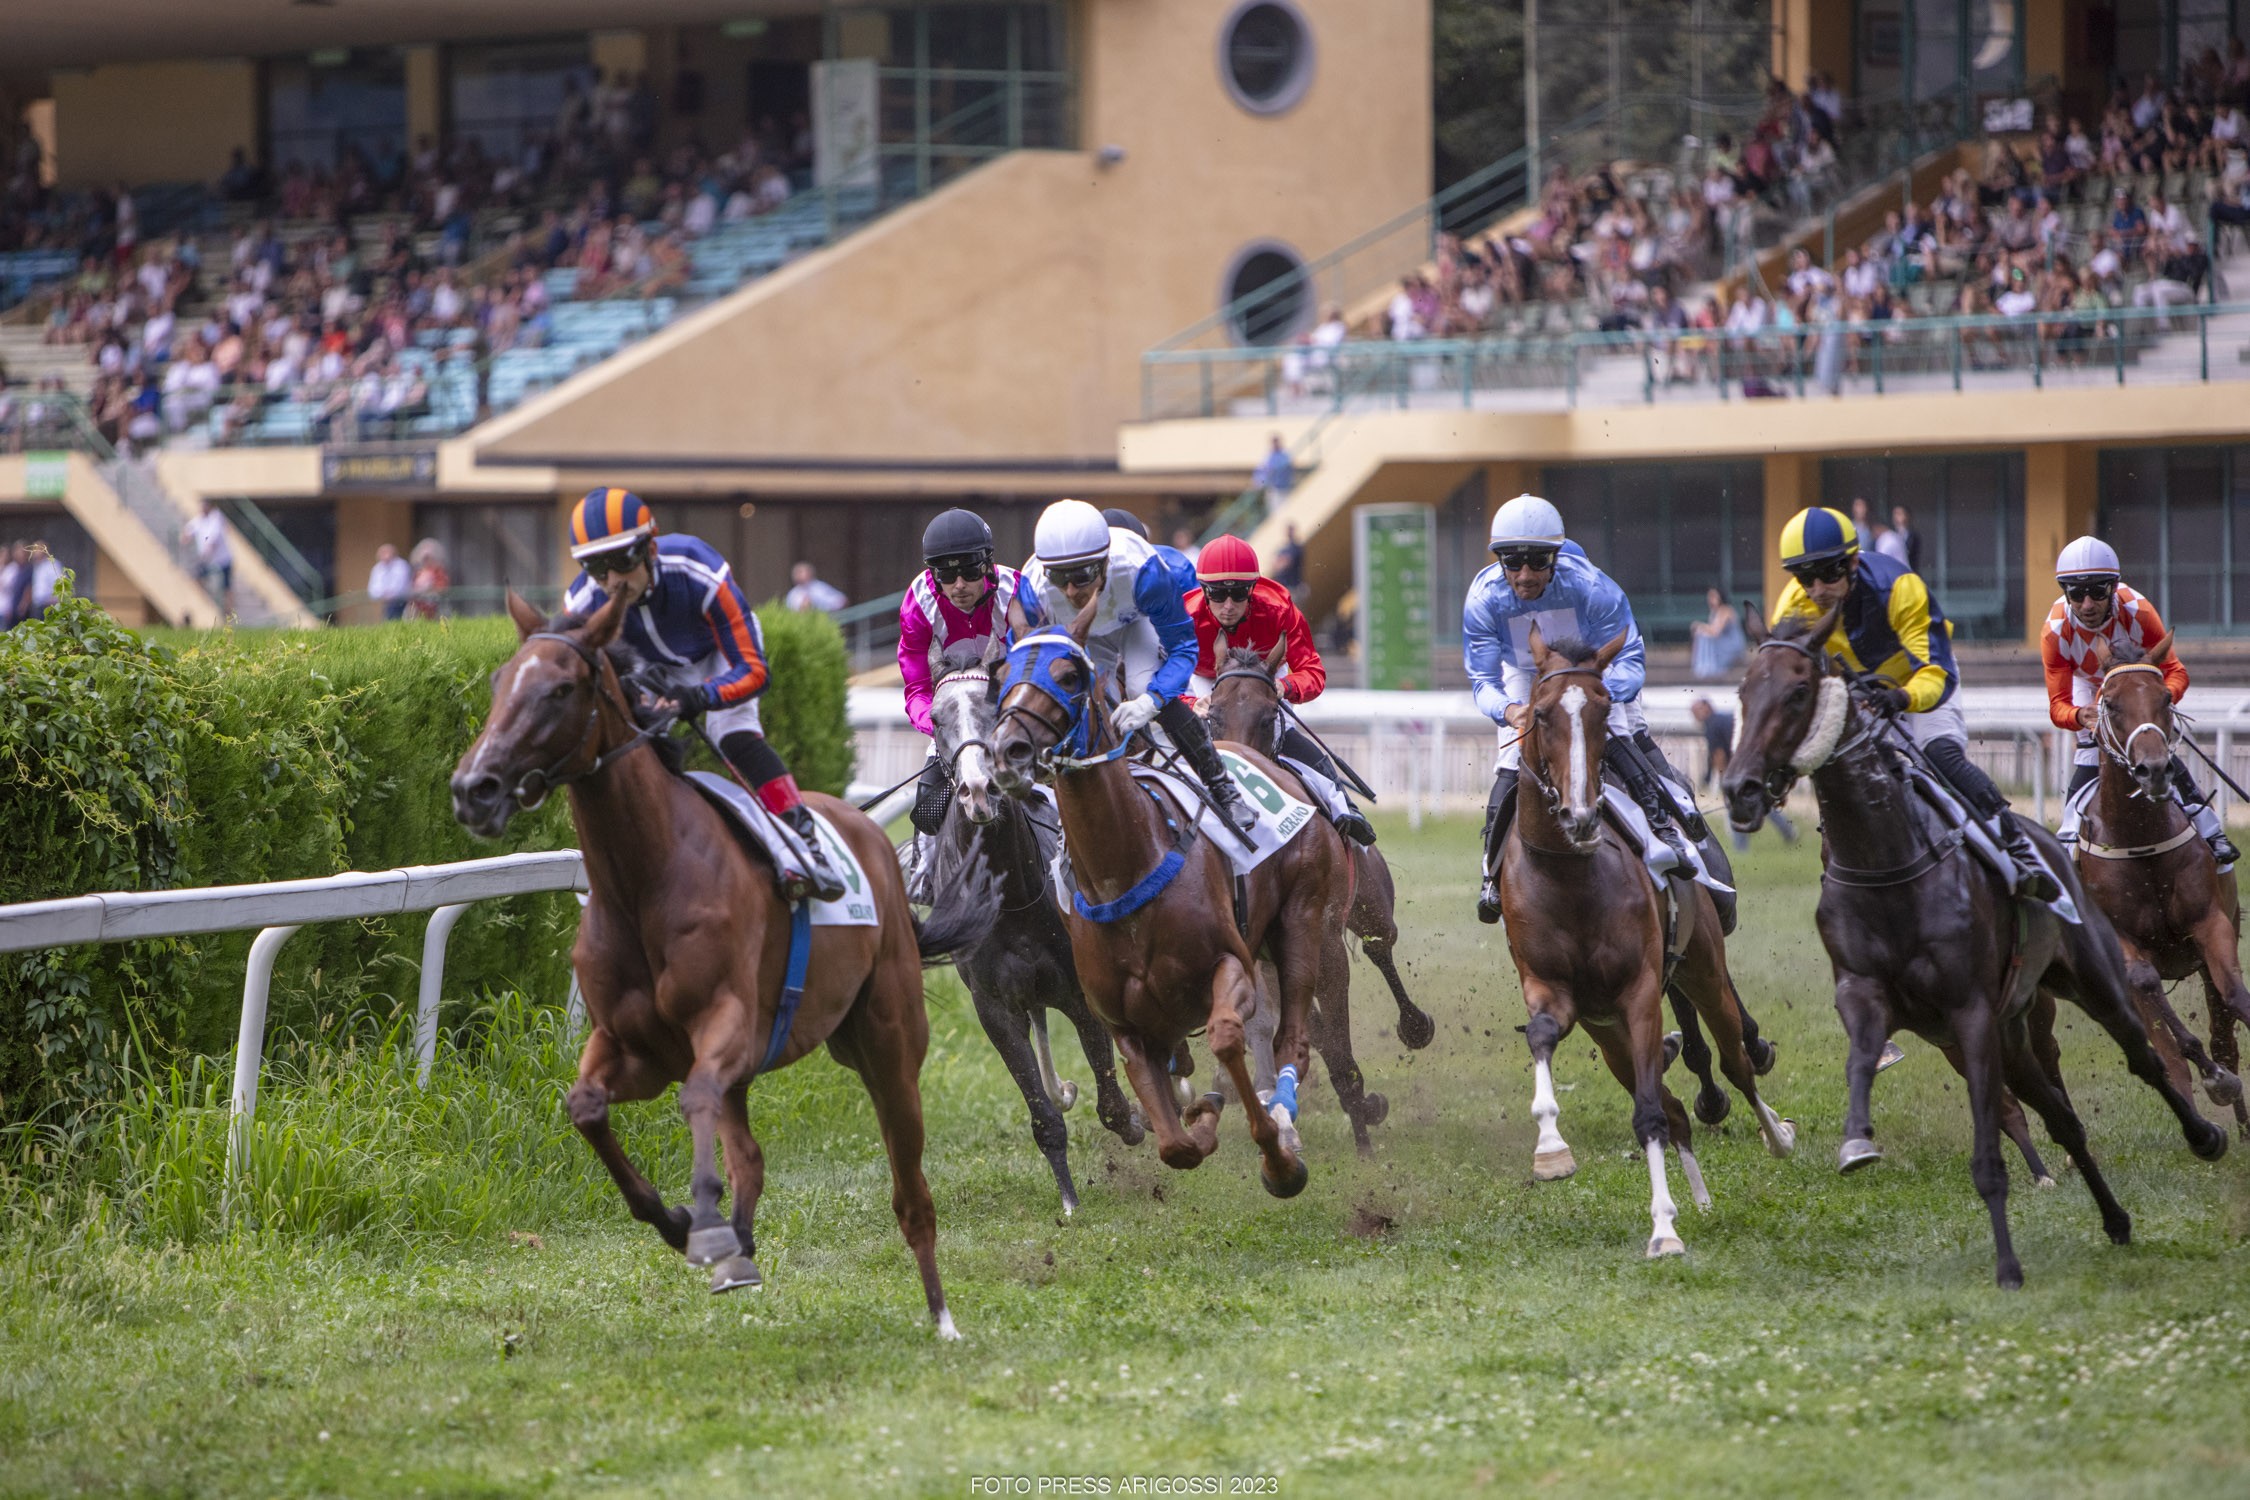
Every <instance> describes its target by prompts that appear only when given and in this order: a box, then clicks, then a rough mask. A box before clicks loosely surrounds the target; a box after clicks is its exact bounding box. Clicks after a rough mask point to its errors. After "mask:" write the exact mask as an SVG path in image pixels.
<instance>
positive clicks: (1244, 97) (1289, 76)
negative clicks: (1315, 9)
mask: <svg viewBox="0 0 2250 1500" xmlns="http://www.w3.org/2000/svg"><path fill="white" fill-rule="evenodd" d="M1312 75H1313V41H1312V28H1310V27H1309V26H1307V25H1306V24H1305V18H1304V16H1303V15H1302V14H1301V13H1300V12H1299V11H1298V9H1297V7H1296V6H1294V5H1292V4H1290V3H1288V0H1245V3H1244V4H1241V5H1238V6H1236V7H1235V8H1234V13H1233V14H1232V15H1230V16H1229V17H1228V18H1227V24H1226V25H1225V26H1223V27H1221V28H1220V29H1219V76H1220V77H1222V78H1224V79H1225V80H1226V85H1227V92H1228V93H1230V94H1232V95H1234V102H1235V103H1237V104H1239V105H1241V106H1242V107H1243V108H1244V109H1247V110H1250V111H1253V112H1254V113H1257V114H1261V115H1271V114H1279V113H1280V112H1281V111H1283V110H1285V109H1287V108H1289V106H1291V105H1292V104H1295V103H1296V102H1297V101H1298V100H1299V99H1301V98H1303V97H1304V94H1305V90H1306V89H1307V88H1308V87H1310V86H1311V84H1312Z"/></svg>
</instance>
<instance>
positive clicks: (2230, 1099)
mask: <svg viewBox="0 0 2250 1500" xmlns="http://www.w3.org/2000/svg"><path fill="white" fill-rule="evenodd" d="M2171 651H2172V637H2171V636H2169V635H2167V636H2165V637H2164V639H2162V640H2160V641H2158V642H2157V643H2156V644H2155V645H2153V646H2151V647H2149V648H2148V650H2147V651H2146V652H2142V651H2140V650H2138V649H2136V648H2134V647H2130V646H2125V647H2119V648H2117V649H2116V650H2115V651H2114V652H2113V651H2112V649H2111V647H2110V645H2109V642H2108V641H2107V640H2105V639H2103V638H2101V637H2098V636H2097V637H2096V638H2095V642H2094V659H2095V662H2096V664H2097V665H2099V666H2100V667H2101V669H2102V681H2101V688H2100V691H2099V693H2098V695H2097V696H2096V698H2095V700H2094V701H2095V704H2096V720H2095V724H2096V727H2095V731H2094V743H2095V745H2096V746H2098V747H2099V749H2100V751H2101V780H2100V782H2099V783H2098V785H2097V786H2096V789H2095V792H2094V801H2093V804H2092V806H2090V807H2089V808H2088V809H2087V810H2086V816H2085V818H2084V819H2083V820H2082V821H2081V822H2080V824H2079V831H2078V850H2077V859H2078V878H2079V879H2080V880H2082V881H2084V882H2085V885H2086V893H2087V894H2088V895H2090V896H2092V897H2093V898H2094V900H2095V901H2097V902H2099V903H2100V905H2101V908H2102V910H2103V911H2105V912H2107V913H2108V914H2109V919H2110V921H2111V922H2112V923H2114V924H2115V925H2116V927H2117V942H2118V946H2119V947H2121V948H2122V949H2123V950H2124V952H2125V979H2126V982H2127V983H2128V984H2130V985H2131V986H2132V988H2133V1002H2134V1004H2135V1005H2136V1006H2137V1007H2138V1008H2139V1010H2140V1013H2141V1019H2142V1020H2143V1021H2144V1022H2145V1023H2146V1024H2147V1026H2148V1032H2149V1040H2150V1041H2151V1042H2153V1043H2155V1044H2156V1050H2157V1053H2158V1055H2159V1056H2161V1057H2162V1058H2163V1059H2164V1066H2165V1071H2166V1072H2167V1073H2169V1074H2170V1075H2171V1077H2172V1085H2173V1087H2175V1088H2177V1089H2179V1090H2181V1091H2182V1092H2183V1093H2184V1092H2185V1091H2186V1090H2187V1088H2188V1071H2187V1069H2188V1064H2189V1063H2193V1064H2194V1065H2195V1067H2196V1069H2197V1071H2198V1072H2200V1073H2201V1074H2202V1075H2203V1078H2204V1092H2205V1093H2207V1094H2208V1095H2209V1096H2210V1097H2211V1100H2212V1102H2213V1103H2216V1104H2221V1105H2226V1104H2231V1105H2233V1106H2234V1112H2235V1119H2236V1120H2237V1121H2238V1122H2239V1124H2240V1126H2241V1128H2242V1130H2243V1132H2244V1133H2245V1134H2246V1135H2250V1108H2246V1107H2245V1105H2244V1102H2243V1094H2242V1084H2241V1082H2240V1081H2239V1079H2238V1078H2237V1077H2236V1073H2237V1072H2238V1071H2239V1070H2240V1068H2241V1066H2242V1061H2241V1055H2240V1053H2239V1052H2238V1051H2237V1049H2236V1047H2235V1038H2234V1027H2235V1022H2236V1021H2237V1020H2240V1021H2243V1022H2246V1023H2250V990H2245V989H2244V987H2243V983H2242V961H2241V959H2240V957H2239V945H2240V943H2241V936H2242V914H2241V910H2240V908H2239V906H2238V905H2237V904H2236V898H2235V889H2234V879H2233V877H2232V876H2231V875H2221V874H2220V873H2219V867H2218V864H2217V862H2216V861H2215V860H2213V859H2212V857H2211V847H2210V845H2208V844H2206V843H2204V842H2203V840H2202V839H2200V838H2197V837H2196V836H2195V825H2194V824H2193V823H2191V822H2189V820H2188V817H2187V814H2186V813H2184V812H2183V811H2181V810H2180V807H2179V804H2178V803H2176V802H2175V801H2173V800H2172V749H2173V746H2174V745H2175V744H2177V743H2178V741H2179V738H2180V733H2181V731H2180V726H2179V721H2178V718H2177V716H2176V715H2175V714H2174V713H2173V710H2172V695H2171V692H2170V691H2169V690H2168V689H2167V688H2166V686H2165V682H2164V673H2163V671H2162V670H2161V668H2160V667H2159V665H2158V664H2159V663H2161V662H2162V661H2163V660H2164V658H2165V657H2167V656H2169V655H2170V654H2171ZM2191 974H2193V975H2196V976H2197V977H2199V978H2201V979H2202V981H2203V995H2204V1001H2205V1007H2206V1009H2207V1011H2208V1013H2209V1016H2210V1023H2211V1052H2212V1053H2213V1054H2216V1061H2214V1060H2213V1057H2212V1056H2210V1055H2206V1054H2205V1052H2204V1051H2203V1048H2202V1047H2201V1046H2199V1045H2198V1044H2197V1042H2196V1040H2195V1034H2194V1033H2193V1032H2191V1031H2189V1030H2188V1029H2187V1028H2186V1027H2185V1026H2183V1025H2182V1024H2181V1023H2180V1018H2179V1017H2178V1015H2176V1014H2175V1013H2174V1012H2173V1010H2172V1006H2171V1003H2170V1001H2168V1000H2167V999H2166V998H2165V994H2164V986H2165V984H2167V983H2168V982H2170V981H2172V980H2177V979H2185V978H2187V977H2188V976H2189V975H2191Z"/></svg>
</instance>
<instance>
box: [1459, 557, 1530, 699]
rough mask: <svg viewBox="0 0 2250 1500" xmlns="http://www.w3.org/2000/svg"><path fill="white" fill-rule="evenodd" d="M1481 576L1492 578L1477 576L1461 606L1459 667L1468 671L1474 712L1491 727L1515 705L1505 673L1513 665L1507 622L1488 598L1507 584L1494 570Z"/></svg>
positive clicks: (1495, 569) (1494, 602) (1494, 603)
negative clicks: (1494, 590) (1489, 723)
mask: <svg viewBox="0 0 2250 1500" xmlns="http://www.w3.org/2000/svg"><path fill="white" fill-rule="evenodd" d="M1485 572H1486V573H1488V574H1491V575H1492V576H1491V577H1490V578H1486V577H1484V576H1482V575H1480V576H1479V577H1478V580H1477V581H1476V582H1475V583H1473V584H1471V585H1470V586H1469V597H1468V599H1467V600H1465V601H1464V602H1463V603H1462V605H1461V665H1462V666H1463V667H1465V668H1466V669H1467V670H1468V673H1469V688H1470V692H1471V694H1472V695H1473V696H1474V697H1475V698H1476V703H1477V712H1478V713H1480V714H1483V715H1484V716H1485V717H1486V718H1488V719H1490V720H1491V721H1492V722H1493V723H1495V724H1505V723H1507V722H1508V706H1509V704H1510V703H1511V702H1514V701H1519V700H1514V699H1511V698H1510V697H1509V694H1508V683H1507V678H1508V673H1507V669H1508V668H1509V667H1511V666H1514V665H1515V662H1514V660H1513V659H1512V655H1513V654H1512V653H1511V652H1510V650H1509V649H1508V622H1507V618H1506V617H1505V616H1504V615H1502V614H1501V613H1500V611H1499V609H1497V608H1496V607H1495V605H1496V604H1497V601H1496V600H1494V599H1493V598H1491V597H1490V595H1491V591H1492V589H1494V588H1499V589H1506V588H1507V587H1508V584H1507V580H1506V579H1504V578H1502V577H1500V576H1499V569H1498V568H1487V569H1486V570H1485Z"/></svg>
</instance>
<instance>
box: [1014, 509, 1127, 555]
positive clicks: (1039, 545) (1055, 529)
mask: <svg viewBox="0 0 2250 1500" xmlns="http://www.w3.org/2000/svg"><path fill="white" fill-rule="evenodd" d="M1031 550H1032V554H1033V555H1034V556H1035V557H1037V558H1038V559H1039V560H1040V561H1041V562H1043V563H1047V564H1049V565H1052V564H1055V563H1074V562H1091V561H1092V560H1093V559H1095V558H1097V557H1107V556H1108V555H1109V523H1108V522H1107V521H1105V520H1103V519H1102V513H1101V512H1100V511H1098V510H1096V509H1094V507H1092V506H1091V505H1088V504H1087V503H1086V502H1085V501H1083V500H1057V501H1056V502H1055V503H1054V504H1052V505H1050V506H1048V507H1047V508H1046V509H1045V510H1044V511H1042V512H1040V515H1039V524H1038V526H1036V527H1034V528H1033V530H1032V533H1031Z"/></svg>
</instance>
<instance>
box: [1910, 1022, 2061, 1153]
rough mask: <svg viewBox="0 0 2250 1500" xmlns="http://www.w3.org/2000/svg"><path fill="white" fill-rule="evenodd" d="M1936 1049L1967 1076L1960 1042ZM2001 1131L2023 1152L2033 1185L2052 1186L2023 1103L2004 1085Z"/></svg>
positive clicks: (1964, 1077)
mask: <svg viewBox="0 0 2250 1500" xmlns="http://www.w3.org/2000/svg"><path fill="white" fill-rule="evenodd" d="M1938 1052H1939V1053H1940V1054H1941V1055H1942V1056H1943V1057H1944V1058H1945V1060H1946V1061H1947V1062H1949V1063H1951V1064H1953V1071H1954V1072H1956V1073H1958V1074H1960V1075H1961V1077H1962V1078H1963V1079H1967V1078H1968V1076H1969V1064H1968V1062H1967V1061H1966V1060H1965V1059H1964V1058H1963V1057H1962V1056H1961V1048H1960V1046H1959V1044H1957V1043H1953V1044H1948V1045H1946V1046H1943V1047H1940V1048H1938ZM2032 1055H2033V1057H2034V1058H2036V1057H2037V1056H2038V1054H2037V1052H2036V1051H2035V1052H2034V1053H2033V1054H2032ZM2000 1133H2001V1134H2003V1135H2005V1136H2006V1137H2007V1138H2008V1139H2009V1140H2011V1141H2014V1142H2015V1143H2016V1150H2017V1152H2018V1153H2020V1154H2021V1155H2022V1157H2023V1164H2024V1166H2025V1167H2027V1168H2029V1169H2030V1171H2031V1180H2032V1183H2033V1184H2034V1185H2035V1186H2038V1187H2043V1188H2050V1187H2053V1186H2054V1185H2055V1179H2054V1175H2053V1174H2052V1173H2050V1172H2049V1171H2048V1170H2047V1164H2046V1163H2045V1162H2044V1161H2042V1160H2040V1159H2039V1148H2038V1147H2037V1146H2034V1145H2033V1144H2032V1143H2031V1125H2030V1122H2028V1121H2027V1120H2025V1119H2024V1117H2023V1106H2022V1105H2021V1104H2020V1103H2018V1102H2017V1101H2016V1096H2015V1092H2014V1090H2012V1089H2006V1088H2003V1089H2001V1090H2000Z"/></svg>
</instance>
